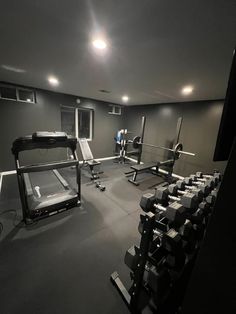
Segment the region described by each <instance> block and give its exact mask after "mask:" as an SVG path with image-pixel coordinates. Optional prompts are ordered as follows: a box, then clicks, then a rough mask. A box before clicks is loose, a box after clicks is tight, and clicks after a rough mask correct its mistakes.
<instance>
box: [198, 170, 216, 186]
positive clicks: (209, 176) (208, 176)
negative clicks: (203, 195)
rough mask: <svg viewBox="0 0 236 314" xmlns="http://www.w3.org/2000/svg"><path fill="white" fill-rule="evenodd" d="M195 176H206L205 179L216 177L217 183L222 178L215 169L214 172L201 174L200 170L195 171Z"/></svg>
mask: <svg viewBox="0 0 236 314" xmlns="http://www.w3.org/2000/svg"><path fill="white" fill-rule="evenodd" d="M196 176H197V177H199V178H206V179H212V178H216V179H217V181H218V183H219V182H221V180H222V175H221V173H220V172H219V171H218V170H215V171H214V173H213V174H212V175H211V174H203V173H202V172H201V171H198V172H196Z"/></svg>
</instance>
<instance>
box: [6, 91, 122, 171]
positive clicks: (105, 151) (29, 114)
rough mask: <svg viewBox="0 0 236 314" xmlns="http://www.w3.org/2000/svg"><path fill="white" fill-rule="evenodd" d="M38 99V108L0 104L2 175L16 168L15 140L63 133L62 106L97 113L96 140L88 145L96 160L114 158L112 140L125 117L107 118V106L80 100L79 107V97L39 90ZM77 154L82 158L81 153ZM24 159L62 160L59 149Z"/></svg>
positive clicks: (108, 115) (34, 106) (95, 119)
mask: <svg viewBox="0 0 236 314" xmlns="http://www.w3.org/2000/svg"><path fill="white" fill-rule="evenodd" d="M36 98H37V103H36V104H31V103H26V102H25V103H24V102H16V101H9V100H3V99H2V100H0V134H1V135H0V147H1V151H0V172H1V171H8V170H13V169H14V168H15V166H14V159H13V155H12V154H11V145H12V142H13V141H14V139H16V138H17V137H19V136H24V135H28V134H32V133H33V132H35V131H36V130H41V131H45V130H48V131H55V130H57V131H58V130H59V131H60V130H61V112H60V106H61V105H66V106H77V107H83V108H92V109H94V137H93V140H92V142H89V144H90V147H91V150H92V152H93V155H94V157H95V158H99V157H108V156H113V155H114V139H113V137H114V134H115V132H116V130H117V129H119V128H121V127H122V121H123V116H117V115H110V114H108V111H109V106H108V104H107V103H104V102H100V101H96V100H89V99H81V103H80V104H79V105H77V104H76V98H77V97H76V96H71V95H65V94H59V93H53V92H49V91H43V90H36ZM78 153H79V156H80V152H79V149H78ZM26 155H27V156H26ZM63 155H65V152H64V154H63ZM22 156H23V157H24V161H25V162H31V163H33V162H36V161H39V160H41V161H42V160H56V159H57V158H59V159H60V158H63V157H62V154H61V150H59V149H58V150H57V151H53V152H52V151H42V150H41V151H39V152H38V151H36V152H34V153H29V152H26V153H23V155H22Z"/></svg>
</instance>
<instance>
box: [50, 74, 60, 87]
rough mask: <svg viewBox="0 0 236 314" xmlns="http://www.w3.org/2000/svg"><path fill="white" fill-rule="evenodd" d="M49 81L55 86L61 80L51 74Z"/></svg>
mask: <svg viewBox="0 0 236 314" xmlns="http://www.w3.org/2000/svg"><path fill="white" fill-rule="evenodd" d="M48 82H49V83H50V84H51V85H53V86H57V85H58V84H59V81H58V79H57V78H56V77H55V76H49V78H48Z"/></svg>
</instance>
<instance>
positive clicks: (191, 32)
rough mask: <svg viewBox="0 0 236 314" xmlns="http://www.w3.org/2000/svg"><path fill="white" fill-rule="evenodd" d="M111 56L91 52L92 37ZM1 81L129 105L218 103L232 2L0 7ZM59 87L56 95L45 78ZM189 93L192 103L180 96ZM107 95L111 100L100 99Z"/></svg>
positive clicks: (34, 1)
mask: <svg viewBox="0 0 236 314" xmlns="http://www.w3.org/2000/svg"><path fill="white" fill-rule="evenodd" d="M97 31H99V32H103V33H105V34H106V37H107V40H108V42H109V48H108V49H107V52H106V53H105V54H103V55H98V54H97V53H95V52H94V50H93V49H92V47H91V38H92V36H93V34H94V33H95V32H97ZM0 41H1V48H0V65H7V66H11V67H14V68H18V69H23V70H25V72H23V73H22V72H21V73H20V72H18V73H16V72H14V71H9V70H6V69H4V68H2V66H1V67H0V80H4V81H9V82H14V83H18V84H23V85H30V86H34V87H39V88H45V89H53V90H58V91H60V92H65V93H69V94H75V95H79V96H85V97H91V98H96V99H101V100H106V101H109V102H115V103H121V96H122V95H123V94H128V95H129V96H130V104H146V103H161V102H175V101H183V100H184V101H186V100H189V99H190V100H202V99H220V98H224V96H225V91H226V86H227V79H228V75H229V69H230V64H231V58H232V52H233V49H234V46H235V44H236V1H235V0H222V1H219V0H195V1H194V0H116V1H115V0H93V1H92V0H87V1H80V0H67V1H66V0H64V1H62V0H61V1H56V0H18V1H17V0H1V11H0ZM50 74H54V75H55V76H57V77H58V78H59V80H60V85H59V86H58V87H57V88H52V87H50V86H49V85H48V82H47V80H46V79H47V76H48V75H50ZM186 84H192V85H194V87H195V90H194V93H193V94H192V95H191V96H188V97H186V96H185V97H184V96H182V95H181V93H180V90H181V88H182V87H183V86H184V85H186ZM100 89H106V90H109V91H111V93H110V94H104V93H101V92H99V90H100Z"/></svg>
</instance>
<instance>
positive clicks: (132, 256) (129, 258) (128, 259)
mask: <svg viewBox="0 0 236 314" xmlns="http://www.w3.org/2000/svg"><path fill="white" fill-rule="evenodd" d="M138 252H139V248H138V247H137V246H136V245H133V246H131V247H130V248H129V249H128V250H127V251H126V253H125V258H124V262H125V264H126V265H127V266H128V267H129V269H131V270H132V271H134V270H135V269H136V267H137V263H138V259H139V258H138V254H139V253H138Z"/></svg>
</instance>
